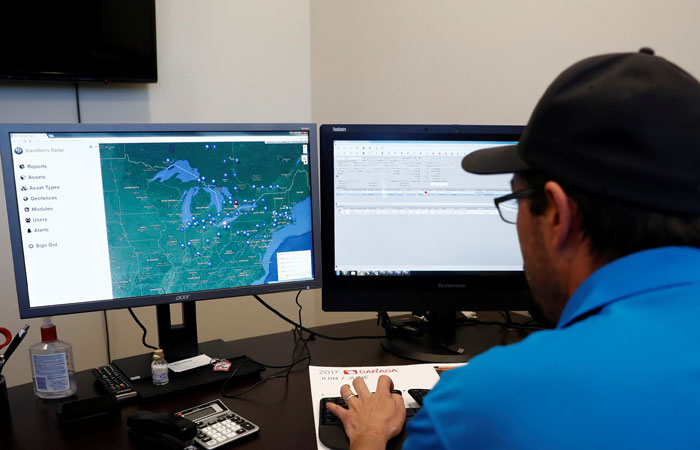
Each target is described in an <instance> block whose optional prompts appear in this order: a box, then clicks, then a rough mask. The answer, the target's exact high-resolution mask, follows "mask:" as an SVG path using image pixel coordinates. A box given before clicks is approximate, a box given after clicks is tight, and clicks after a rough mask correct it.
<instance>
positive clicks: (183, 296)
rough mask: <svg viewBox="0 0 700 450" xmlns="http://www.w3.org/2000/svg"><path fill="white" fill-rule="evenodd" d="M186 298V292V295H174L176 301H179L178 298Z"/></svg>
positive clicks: (188, 296)
mask: <svg viewBox="0 0 700 450" xmlns="http://www.w3.org/2000/svg"><path fill="white" fill-rule="evenodd" d="M188 298H190V294H187V295H177V296H175V300H176V301H179V300H187V299H188Z"/></svg>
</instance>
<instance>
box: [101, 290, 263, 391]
mask: <svg viewBox="0 0 700 450" xmlns="http://www.w3.org/2000/svg"><path fill="white" fill-rule="evenodd" d="M156 314H157V318H158V342H159V344H160V346H161V348H162V349H163V352H164V354H165V359H166V360H167V361H168V362H175V361H180V360H182V359H186V358H191V357H193V356H197V355H202V354H204V355H207V356H209V357H211V358H217V359H227V360H229V361H231V363H232V364H231V370H235V369H236V367H238V366H239V364H240V368H239V369H238V371H237V372H236V375H235V377H236V378H238V377H245V376H250V375H258V374H259V373H260V372H262V371H263V370H264V367H263V366H261V365H260V364H259V363H257V362H255V361H253V360H252V359H250V358H248V357H246V356H245V355H243V354H241V353H240V351H237V350H236V349H235V348H233V347H234V346H233V344H232V343H228V342H224V341H222V340H221V339H217V340H213V341H208V342H202V343H198V342H197V312H196V304H195V303H194V302H188V303H183V304H182V316H183V323H182V324H179V325H173V324H172V323H171V318H170V305H157V306H156ZM152 361H153V353H144V354H141V355H136V356H130V357H127V358H122V359H115V360H114V361H112V364H114V365H115V366H116V367H117V368H118V369H119V370H121V371H122V373H124V375H126V377H127V378H128V379H130V380H131V382H132V385H133V387H134V389H135V390H136V391H137V392H138V393H139V396H140V397H141V398H147V397H153V396H157V395H162V394H168V393H171V392H176V391H180V390H183V389H188V388H192V387H195V386H200V385H203V384H208V383H214V382H217V381H224V380H226V379H227V378H228V377H229V375H230V373H229V372H214V371H213V370H212V366H211V365H207V366H202V367H198V368H196V369H191V370H187V371H185V372H179V373H176V372H173V371H172V370H171V371H170V373H169V378H170V382H169V383H168V384H166V385H164V386H154V385H153V383H152V381H151V362H152Z"/></svg>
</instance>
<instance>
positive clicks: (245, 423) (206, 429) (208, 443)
mask: <svg viewBox="0 0 700 450" xmlns="http://www.w3.org/2000/svg"><path fill="white" fill-rule="evenodd" d="M175 414H177V415H178V416H181V417H184V418H185V419H189V420H191V421H192V422H194V423H196V424H197V436H195V438H194V441H195V443H197V444H198V445H200V446H202V447H204V448H205V449H210V448H219V447H221V446H222V445H226V444H228V443H230V442H233V441H235V440H237V439H241V438H244V437H247V436H250V435H253V434H255V433H257V432H258V431H259V430H260V428H258V426H257V425H255V424H254V423H252V422H251V421H249V420H247V419H245V418H243V417H241V416H240V415H239V414H236V413H234V412H233V411H231V410H230V409H228V408H227V407H226V405H224V403H223V402H222V401H221V400H213V401H211V402H208V403H204V404H202V405H199V406H195V407H193V408H188V409H186V410H184V411H180V412H178V413H175Z"/></svg>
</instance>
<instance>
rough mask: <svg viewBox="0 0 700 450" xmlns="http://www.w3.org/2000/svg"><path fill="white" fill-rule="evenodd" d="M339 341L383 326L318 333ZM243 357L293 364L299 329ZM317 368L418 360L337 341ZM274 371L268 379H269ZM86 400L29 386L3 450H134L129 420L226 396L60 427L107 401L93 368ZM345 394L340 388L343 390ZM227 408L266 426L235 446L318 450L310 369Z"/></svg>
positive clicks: (17, 403)
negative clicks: (67, 414) (91, 404)
mask: <svg viewBox="0 0 700 450" xmlns="http://www.w3.org/2000/svg"><path fill="white" fill-rule="evenodd" d="M479 316H480V318H481V319H482V320H495V319H496V318H497V317H498V315H497V314H489V313H482V314H480V315H479ZM316 330H317V331H319V332H321V333H324V334H328V335H333V336H352V335H360V334H362V335H379V334H381V333H382V330H381V329H380V328H379V327H377V326H376V321H374V320H365V321H359V322H350V323H343V324H336V325H327V326H323V327H318V328H316ZM470 333H471V334H473V339H472V340H471V342H470V343H469V345H468V346H467V347H466V351H467V352H468V353H469V354H471V355H475V354H478V353H481V352H482V351H484V350H486V349H487V348H489V347H491V346H493V345H498V344H507V343H512V342H516V341H518V340H520V339H522V338H523V337H525V335H526V333H525V332H522V331H509V330H505V329H503V328H502V327H499V326H477V327H472V328H471V330H470ZM233 344H234V345H235V346H236V348H237V349H239V350H240V352H241V353H242V354H246V355H248V356H250V357H251V358H253V359H255V360H257V361H259V362H261V363H265V364H270V365H282V364H289V363H290V362H291V351H292V349H293V347H294V340H293V336H292V333H291V331H288V332H284V333H276V334H270V335H266V336H259V337H254V338H248V339H241V340H239V341H235V342H234V343H233ZM309 349H310V351H311V364H313V365H325V366H353V365H358V366H366V365H401V364H413V363H416V361H412V360H408V359H404V358H401V357H398V356H395V355H393V354H390V353H388V352H386V351H385V350H383V349H382V347H381V345H380V344H379V342H378V341H376V340H352V341H329V340H326V339H316V340H314V341H311V342H310V343H309ZM270 372H275V370H267V371H265V372H263V374H262V376H263V377H266V376H269V374H270ZM76 377H77V381H78V394H77V396H76V397H71V398H70V399H63V400H53V401H46V400H41V399H38V398H36V397H35V396H34V393H33V390H32V385H31V384H24V385H21V386H16V387H13V388H10V389H9V399H10V409H11V412H12V422H11V424H10V425H6V426H2V427H0V448H2V449H8V450H9V449H31V450H35V449H39V448H50V449H92V448H100V449H122V448H134V446H133V445H132V444H131V443H130V442H129V440H128V438H127V432H126V430H127V426H126V418H127V417H128V416H129V415H131V414H133V413H134V412H136V411H137V410H139V409H147V410H150V411H154V412H174V411H179V410H182V409H185V408H188V407H191V406H196V405H199V404H201V403H204V402H207V401H209V400H213V399H216V398H221V395H220V389H221V386H220V385H219V384H218V383H217V384H212V385H208V386H202V387H199V388H195V389H192V390H189V391H185V392H182V393H178V394H177V395H173V396H166V397H163V398H160V397H156V398H155V399H153V400H150V401H131V402H130V403H127V404H126V405H125V406H124V407H123V408H122V413H121V417H120V418H105V419H94V420H90V421H85V422H82V423H80V424H74V425H71V426H70V427H65V428H59V427H58V424H57V421H56V407H57V406H58V405H59V404H60V403H61V402H65V401H73V400H76V399H84V398H90V397H94V396H97V395H99V393H98V391H97V390H96V389H95V387H94V384H93V381H94V377H93V376H92V375H91V374H90V371H89V370H86V371H82V372H79V373H77V374H76ZM254 382H255V380H247V381H245V382H244V383H231V385H230V386H229V389H228V390H227V392H232V391H234V390H235V391H236V392H240V391H242V390H243V389H245V388H246V387H249V386H251V385H252V384H253V383H254ZM338 388H340V386H338ZM222 400H223V401H224V403H226V405H227V406H228V407H229V408H230V409H232V410H233V411H235V412H238V413H240V414H241V415H242V416H243V417H246V418H247V419H250V420H251V421H253V422H254V423H255V424H257V425H258V426H259V427H260V432H259V433H258V434H259V436H257V437H252V438H250V439H249V440H242V441H241V442H240V443H238V444H234V445H231V446H229V447H227V448H236V449H238V448H240V449H273V448H303V449H311V448H315V446H316V434H315V430H314V418H313V414H312V405H311V390H310V386H309V375H308V370H306V368H305V366H304V368H303V369H297V371H296V372H293V373H292V374H291V375H290V376H289V380H288V382H285V381H284V380H283V379H276V380H270V381H268V382H266V383H263V384H262V385H261V386H259V387H258V388H256V389H255V390H253V391H252V392H250V393H249V394H247V395H246V396H244V397H243V398H241V399H224V398H222Z"/></svg>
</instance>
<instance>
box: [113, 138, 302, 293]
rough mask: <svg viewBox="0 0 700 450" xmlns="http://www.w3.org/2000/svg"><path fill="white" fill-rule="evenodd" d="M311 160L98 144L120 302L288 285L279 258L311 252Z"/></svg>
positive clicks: (220, 148) (196, 146) (243, 147)
mask: <svg viewBox="0 0 700 450" xmlns="http://www.w3.org/2000/svg"><path fill="white" fill-rule="evenodd" d="M306 158H307V155H305V154H303V151H302V145H301V144H296V143H275V144H270V143H265V142H209V143H207V142H171V143H114V144H109V143H103V144H100V163H101V169H102V179H103V190H104V202H105V216H106V223H107V239H108V246H109V257H110V267H111V276H112V289H113V294H114V297H115V298H126V297H138V296H144V295H157V294H158V295H159V294H168V293H174V292H190V291H198V290H205V289H206V290H209V289H223V288H231V287H240V286H250V285H256V284H266V283H274V282H276V281H280V280H281V279H283V277H282V276H281V268H280V267H279V262H278V261H280V258H279V256H280V255H292V257H296V256H295V255H300V254H303V255H304V257H306V255H308V258H310V255H311V249H312V235H311V228H312V223H311V199H310V186H309V180H310V175H309V166H308V160H307V159H306ZM287 260H288V259H287ZM292 260H294V258H292ZM309 267H310V265H309ZM300 276H303V274H302V275H300ZM310 276H311V275H310V274H309V277H310ZM285 279H286V278H285Z"/></svg>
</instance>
